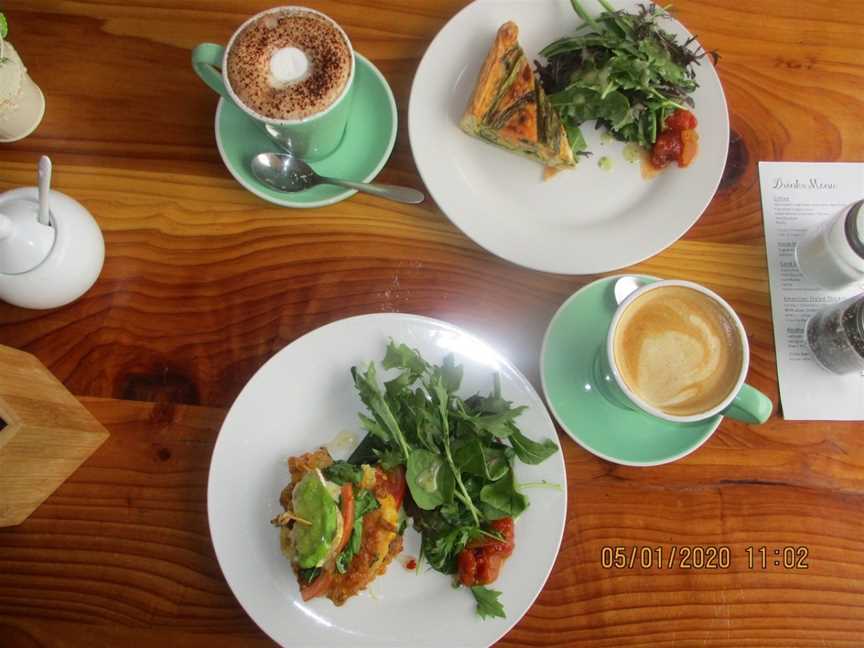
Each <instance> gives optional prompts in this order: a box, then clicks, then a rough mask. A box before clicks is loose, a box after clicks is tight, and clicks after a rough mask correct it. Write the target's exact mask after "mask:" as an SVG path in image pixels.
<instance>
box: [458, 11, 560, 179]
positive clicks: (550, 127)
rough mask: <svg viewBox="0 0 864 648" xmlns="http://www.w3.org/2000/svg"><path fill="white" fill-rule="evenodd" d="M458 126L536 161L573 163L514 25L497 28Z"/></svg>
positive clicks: (550, 168)
mask: <svg viewBox="0 0 864 648" xmlns="http://www.w3.org/2000/svg"><path fill="white" fill-rule="evenodd" d="M459 125H460V127H461V128H462V130H464V131H465V132H466V133H468V134H469V135H474V136H475V137H479V138H480V139H482V140H485V141H487V142H490V143H491V144H495V145H496V146H500V147H502V148H505V149H507V150H509V151H513V152H514V153H519V154H521V155H524V156H526V157H529V158H531V159H532V160H535V161H537V162H540V163H541V164H543V165H544V166H545V167H546V168H547V177H548V175H549V174H550V171H551V172H552V173H554V171H555V170H557V169H562V168H568V167H574V166H576V160H575V158H574V157H573V151H572V149H571V148H570V143H569V142H568V140H567V133H566V131H565V130H564V126H563V125H562V124H561V120H560V118H559V117H558V113H557V112H556V111H555V108H554V107H553V106H552V104H551V103H550V102H549V99H548V97H547V96H546V93H545V92H544V91H543V87H542V86H541V84H540V80H539V79H538V78H537V77H536V76H535V75H534V71H533V70H532V69H531V64H530V63H529V61H528V59H527V58H526V56H525V52H524V51H523V50H522V47H521V46H520V45H519V27H518V26H517V25H516V23H514V22H508V23H505V24H504V25H502V26H501V28H500V29H499V30H498V35H497V37H496V38H495V42H494V43H493V44H492V48H491V49H490V50H489V54H487V56H486V61H485V62H484V63H483V68H482V69H481V70H480V77H479V78H478V80H477V86H476V88H475V89H474V96H473V97H472V98H471V102H470V103H469V105H468V109H467V110H466V111H465V114H464V115H463V117H462V120H461V122H460V124H459Z"/></svg>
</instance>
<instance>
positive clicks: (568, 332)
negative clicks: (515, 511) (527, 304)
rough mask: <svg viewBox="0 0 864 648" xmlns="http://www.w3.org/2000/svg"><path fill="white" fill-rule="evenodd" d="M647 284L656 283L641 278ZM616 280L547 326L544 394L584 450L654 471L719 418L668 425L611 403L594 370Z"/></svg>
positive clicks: (598, 284) (586, 294)
mask: <svg viewBox="0 0 864 648" xmlns="http://www.w3.org/2000/svg"><path fill="white" fill-rule="evenodd" d="M639 278H640V279H641V280H642V281H644V282H645V283H651V282H654V281H657V279H655V278H653V277H645V276H643V277H639ZM616 279H617V277H607V278H604V279H600V280H598V281H595V282H594V283H591V284H589V285H587V286H585V287H584V288H582V289H581V290H579V291H578V292H576V293H575V294H574V295H572V296H571V297H570V298H569V299H568V300H567V301H566V302H564V304H563V305H562V306H561V308H559V309H558V312H557V313H555V316H554V317H553V318H552V321H551V322H550V323H549V328H548V329H547V330H546V336H545V338H544V340H543V350H542V351H541V352H540V377H541V380H542V383H543V393H544V394H545V396H546V402H547V403H548V404H549V408H550V409H551V410H552V414H553V415H554V416H555V418H556V419H557V420H558V422H559V423H560V424H561V427H563V428H564V431H565V432H567V434H568V435H570V437H571V438H572V439H573V440H574V441H575V442H576V443H578V444H579V445H581V446H582V447H583V448H585V449H586V450H588V451H589V452H591V453H593V454H595V455H597V456H598V457H600V458H602V459H606V460H607V461H612V462H614V463H618V464H624V465H626V466H656V465H659V464H664V463H669V462H671V461H676V460H677V459H680V458H681V457H684V456H686V455H688V454H690V453H691V452H693V451H694V450H695V449H696V448H698V447H699V446H701V445H702V444H703V443H705V441H707V440H708V437H710V436H711V434H712V433H713V432H714V430H716V429H717V426H718V425H720V421H721V420H722V418H723V417H722V416H720V415H718V416H715V417H713V418H710V419H707V420H705V421H700V422H699V423H688V424H682V423H670V422H668V421H664V420H662V419H659V418H656V417H653V416H649V415H648V414H644V413H642V412H637V411H633V410H628V409H624V408H622V407H618V406H617V405H613V404H612V403H610V402H609V401H607V400H606V399H605V398H604V397H603V396H602V395H601V394H600V393H599V391H598V390H597V388H596V387H595V385H594V384H593V383H594V376H593V371H592V366H593V363H594V358H595V356H596V355H597V352H598V350H599V349H600V348H601V346H602V345H604V344H605V341H606V331H607V329H608V328H609V323H610V322H611V321H612V315H613V314H614V313H615V309H616V304H615V299H614V297H613V295H612V289H613V286H614V283H615V280H616Z"/></svg>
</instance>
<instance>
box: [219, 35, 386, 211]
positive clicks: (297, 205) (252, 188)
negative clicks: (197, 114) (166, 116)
mask: <svg viewBox="0 0 864 648" xmlns="http://www.w3.org/2000/svg"><path fill="white" fill-rule="evenodd" d="M354 55H355V56H356V57H357V62H358V63H359V64H360V65H365V66H367V67H368V68H369V69H370V70H371V71H372V74H373V75H374V76H376V77H377V78H378V81H379V82H380V84H381V86H382V87H383V88H384V90H385V94H386V95H387V99H388V102H387V103H388V105H389V107H390V116H391V124H392V126H391V128H390V138H389V141H388V142H387V146H386V147H385V150H384V153H383V155H382V156H381V159H380V160H379V161H378V163H377V164H376V165H375V167H374V168H373V169H372V171H371V172H370V173H368V174H367V175H366V177H365V178H364V179H363V180H361V181H360V182H371V181H372V180H374V179H375V177H376V176H377V175H378V174H379V173H380V172H381V169H383V168H384V165H385V164H387V161H388V160H389V159H390V155H391V154H392V153H393V147H394V146H395V145H396V134H397V133H398V132H399V112H398V110H397V109H396V99H395V97H394V96H393V89H392V88H391V87H390V84H389V83H388V82H387V78H386V77H385V76H384V75H383V74H382V73H381V70H379V69H378V68H377V67H376V66H375V64H374V63H372V61H370V60H369V59H368V58H366V57H365V56H363V55H362V54H361V53H360V52H357V51H355V52H354ZM355 83H356V77H355ZM355 100H356V98H355ZM226 102H227V100H226V99H225V98H224V97H220V98H219V104H218V105H217V107H216V117H215V119H214V122H213V130H214V131H215V133H216V146H217V148H218V149H219V156H220V157H221V158H222V164H223V165H225V168H226V169H228V172H229V173H230V174H231V177H233V178H234V180H236V181H237V182H238V183H239V184H240V186H242V187H243V188H244V189H246V190H247V191H248V192H249V193H252V194H254V195H255V196H258V198H261V199H262V200H265V201H267V202H269V203H271V204H274V205H279V206H280V207H289V208H291V209H315V208H316V207H327V206H328V205H335V204H336V203H339V202H342V201H343V200H347V199H348V198H351V197H352V196H353V195H354V194H356V193H357V190H356V189H344V190H341V191H339V192H338V193H337V194H335V195H333V196H331V197H330V198H324V199H322V200H316V201H314V202H302V203H301V202H297V201H296V200H291V199H290V198H284V199H281V198H274V197H273V196H271V195H268V194H266V193H264V192H263V191H261V188H260V187H259V186H258V185H257V184H253V183H250V182H247V181H246V179H245V178H243V177H242V176H240V174H239V173H237V172H236V171H235V169H234V166H233V164H232V163H231V162H230V161H229V158H228V155H227V154H226V152H225V148H224V143H223V141H222V132H221V130H220V128H219V120H220V118H221V117H222V109H223V107H224V105H225V104H226ZM247 117H248V115H247ZM348 119H349V123H350V120H351V117H350V116H349V117H348ZM341 148H342V144H341V143H340V145H339V147H337V148H336V150H335V151H334V152H333V153H331V155H338V154H339V149H341ZM287 195H290V194H287Z"/></svg>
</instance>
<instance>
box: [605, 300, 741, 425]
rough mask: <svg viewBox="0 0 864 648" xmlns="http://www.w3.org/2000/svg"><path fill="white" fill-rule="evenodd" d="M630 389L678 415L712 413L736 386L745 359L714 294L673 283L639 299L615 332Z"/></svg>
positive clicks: (617, 353)
mask: <svg viewBox="0 0 864 648" xmlns="http://www.w3.org/2000/svg"><path fill="white" fill-rule="evenodd" d="M614 335H615V337H614V344H613V348H614V356H615V363H616V366H617V367H618V370H619V372H620V374H621V377H622V379H623V381H624V383H625V384H626V385H627V387H628V388H629V389H630V390H631V391H632V392H633V393H635V394H636V395H637V396H638V397H639V398H641V399H642V400H644V401H645V402H646V403H648V404H649V405H652V406H653V407H656V408H657V409H659V410H661V411H663V412H666V413H667V414H670V415H674V416H691V415H694V414H699V413H702V412H707V411H709V410H711V409H712V408H714V407H716V406H717V405H719V404H720V403H722V402H723V401H724V400H725V399H726V397H727V396H729V394H730V393H731V391H732V390H733V389H734V388H735V386H736V383H737V381H738V376H739V374H740V372H741V367H742V364H743V362H744V357H743V352H742V343H741V340H740V337H739V333H738V328H737V327H736V325H735V323H734V322H733V321H732V320H731V318H730V317H729V315H728V313H727V312H726V310H725V309H724V308H723V307H722V306H721V305H720V304H718V303H717V302H716V301H715V300H714V299H712V298H711V297H710V296H708V295H706V294H704V293H702V292H699V291H698V290H694V289H692V288H686V287H680V286H669V287H663V288H658V289H656V290H650V291H647V292H645V293H644V294H643V295H641V296H640V297H637V298H636V299H635V300H634V301H633V302H632V303H631V304H630V305H629V306H628V307H627V308H626V310H625V311H624V312H623V314H622V315H621V319H620V320H619V322H618V326H617V327H616V330H615V332H614Z"/></svg>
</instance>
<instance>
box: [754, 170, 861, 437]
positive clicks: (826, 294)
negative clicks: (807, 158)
mask: <svg viewBox="0 0 864 648" xmlns="http://www.w3.org/2000/svg"><path fill="white" fill-rule="evenodd" d="M759 182H760V185H761V188H762V215H763V217H764V219H765V244H766V246H767V248H768V275H769V278H770V281H771V310H772V312H773V315H774V342H775V346H776V348H777V374H778V378H779V381H780V402H781V404H782V408H783V417H784V418H785V419H787V420H808V421H813V420H835V421H861V420H864V376H862V375H859V374H851V375H846V376H838V375H835V374H832V373H830V372H828V371H827V370H825V369H823V368H822V367H821V366H820V365H819V364H818V363H817V362H816V360H815V359H814V358H813V356H812V355H811V353H810V349H809V347H808V345H807V340H806V338H805V337H804V324H805V323H806V322H807V319H808V318H809V317H810V316H811V315H812V314H813V313H815V312H817V311H819V310H821V309H823V308H825V307H826V306H828V305H829V304H834V303H837V302H839V301H842V300H844V299H848V298H850V297H854V296H855V295H857V294H860V293H862V292H864V284H862V285H859V286H854V287H852V288H849V289H846V290H841V291H833V292H832V291H828V290H824V289H823V288H820V287H819V286H817V285H816V284H814V283H812V282H810V281H808V280H807V279H806V278H805V277H804V276H803V275H802V274H801V272H799V270H798V266H797V264H796V262H795V245H796V244H797V243H798V241H799V240H800V239H801V238H802V237H803V236H804V234H806V233H807V232H808V231H809V230H810V229H811V228H813V227H815V226H817V225H819V224H820V223H823V222H825V221H827V220H828V219H830V218H831V217H832V216H835V215H836V214H838V213H839V212H840V210H842V209H843V208H844V207H847V206H848V205H850V204H851V203H853V202H855V201H857V200H860V199H861V198H864V164H858V163H803V162H760V163H759Z"/></svg>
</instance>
